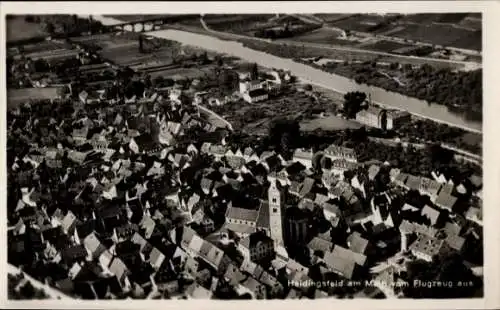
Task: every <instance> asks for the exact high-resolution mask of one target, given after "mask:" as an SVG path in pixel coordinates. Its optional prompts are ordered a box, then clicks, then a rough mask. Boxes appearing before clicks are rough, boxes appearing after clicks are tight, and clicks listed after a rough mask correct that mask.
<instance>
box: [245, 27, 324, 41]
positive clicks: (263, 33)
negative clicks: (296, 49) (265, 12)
mask: <svg viewBox="0 0 500 310" xmlns="http://www.w3.org/2000/svg"><path fill="white" fill-rule="evenodd" d="M319 27H321V26H319V25H302V26H301V27H299V28H293V29H291V28H290V26H289V25H288V24H286V25H285V26H284V27H283V28H282V29H281V28H280V29H274V28H271V29H268V28H264V29H259V30H257V31H256V32H255V33H254V36H256V37H258V38H265V39H283V38H291V37H294V36H297V35H300V34H302V33H306V32H308V31H312V30H314V29H317V28H319Z"/></svg>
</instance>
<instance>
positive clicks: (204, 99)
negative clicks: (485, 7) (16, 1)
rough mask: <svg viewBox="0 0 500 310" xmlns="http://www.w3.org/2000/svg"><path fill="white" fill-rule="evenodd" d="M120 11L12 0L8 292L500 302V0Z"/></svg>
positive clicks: (17, 296) (72, 296) (14, 297)
mask: <svg viewBox="0 0 500 310" xmlns="http://www.w3.org/2000/svg"><path fill="white" fill-rule="evenodd" d="M91 5H92V4H91ZM120 5H123V4H121V3H116V4H115V3H113V4H111V3H110V4H109V6H110V7H111V8H113V7H116V8H117V10H116V12H117V13H116V14H113V13H111V12H110V11H109V10H107V11H106V12H105V13H100V12H96V13H91V14H89V12H84V13H85V14H83V13H82V12H78V11H77V10H76V9H75V11H74V12H69V13H68V12H67V10H65V11H64V12H61V13H59V12H57V11H54V12H52V13H45V12H44V13H33V12H30V11H29V10H27V11H26V12H24V13H23V14H17V13H12V14H10V13H2V17H3V18H4V25H5V34H4V36H5V37H4V39H5V42H2V44H4V46H5V47H4V48H5V49H4V54H3V56H2V57H5V60H4V61H5V62H4V64H5V71H6V72H5V73H3V74H4V77H5V84H4V87H5V88H6V89H5V94H6V101H4V102H3V103H2V105H4V106H5V109H4V110H2V111H5V113H6V116H5V117H6V122H5V127H2V128H3V130H5V131H4V132H2V135H3V139H4V140H3V141H5V144H2V147H5V152H4V153H5V155H4V156H5V164H4V165H5V166H6V167H3V168H4V169H6V170H5V176H4V175H3V174H2V177H5V202H6V205H5V207H4V208H3V209H5V210H6V211H5V215H4V216H5V218H2V222H4V226H2V229H3V230H4V232H5V233H6V236H5V238H6V245H5V250H4V252H5V260H6V261H7V265H6V266H7V269H6V271H5V273H6V274H4V275H3V277H4V278H7V280H6V283H7V284H6V289H5V290H6V291H7V292H5V295H6V299H8V300H9V301H19V300H40V301H42V300H82V301H85V300H134V301H135V300H156V301H160V300H165V301H166V300H193V299H201V300H251V299H255V300H271V299H278V300H290V299H293V300H307V299H309V300H316V299H332V300H338V299H344V300H345V299H352V300H357V299H369V300H376V299H386V300H395V299H405V300H415V299H456V298H462V299H464V300H468V299H481V298H484V297H485V293H484V292H485V289H486V287H487V286H488V282H487V281H485V279H484V273H485V272H484V267H485V256H486V255H487V253H486V252H485V250H484V249H485V241H484V240H485V237H484V233H483V181H484V182H485V183H486V179H485V178H483V150H484V149H485V148H484V146H485V145H484V143H483V113H486V112H483V111H486V107H484V106H486V103H484V104H483V101H484V99H483V95H484V89H483V49H484V45H485V40H483V32H484V31H483V25H484V23H483V21H484V20H483V19H484V12H483V11H482V10H481V9H478V10H470V11H464V10H463V9H459V10H457V11H456V12H455V11H453V5H452V4H450V5H449V7H450V10H448V11H445V12H444V11H437V12H425V10H423V9H422V10H421V11H415V12H407V11H402V12H394V10H388V12H380V10H377V11H376V12H366V11H360V12H358V13H356V12H350V13H344V12H340V13H337V12H333V11H332V10H328V9H326V10H325V11H324V12H315V13H309V12H304V13H302V12H298V13H297V12H288V11H287V9H286V7H284V6H282V7H281V8H282V10H281V11H279V12H275V10H273V11H271V10H266V9H265V8H264V7H263V6H260V7H258V8H259V9H260V12H261V13H259V11H256V12H253V11H252V12H247V11H244V12H241V13H239V12H230V13H224V12H222V13H207V12H210V11H209V10H208V11H203V10H201V8H199V9H198V10H197V9H196V7H194V8H193V6H191V7H190V10H191V11H190V12H188V13H176V12H174V13H172V12H171V11H169V9H168V5H164V6H163V9H162V10H155V12H156V13H155V14H142V13H136V14H131V13H127V14H122V13H120V12H121V11H120V9H119V6H120ZM256 5H257V4H256ZM186 7H187V6H186ZM161 13H164V14H161ZM490 31H491V30H490ZM490 53H491V52H490ZM489 85H490V87H491V85H492V84H491V83H490V84H489ZM489 104H492V102H490V103H489ZM2 126H3V125H2ZM496 188H497V189H498V184H496ZM497 202H498V201H496V203H497ZM490 203H491V201H490ZM485 206H486V201H485ZM495 207H496V206H495V201H494V202H493V205H491V206H489V207H488V208H493V209H494V208H495ZM492 216H494V214H492ZM495 240H496V242H497V243H498V239H495ZM497 246H498V244H497ZM490 263H491V261H490Z"/></svg>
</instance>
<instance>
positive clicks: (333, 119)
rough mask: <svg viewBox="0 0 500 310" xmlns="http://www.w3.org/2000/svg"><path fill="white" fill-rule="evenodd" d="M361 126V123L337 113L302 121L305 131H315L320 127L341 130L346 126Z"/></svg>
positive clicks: (352, 127) (353, 127) (355, 127)
mask: <svg viewBox="0 0 500 310" xmlns="http://www.w3.org/2000/svg"><path fill="white" fill-rule="evenodd" d="M360 127H361V124H359V123H357V122H354V121H351V120H346V119H343V118H341V117H339V116H336V115H329V116H327V117H318V118H315V119H310V120H304V121H302V122H301V123H300V129H301V130H303V131H313V130H316V129H319V128H321V129H323V130H340V129H346V128H350V129H357V128H360Z"/></svg>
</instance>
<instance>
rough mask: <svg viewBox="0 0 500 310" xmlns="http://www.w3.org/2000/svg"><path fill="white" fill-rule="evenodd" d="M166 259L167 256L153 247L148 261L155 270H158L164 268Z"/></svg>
mask: <svg viewBox="0 0 500 310" xmlns="http://www.w3.org/2000/svg"><path fill="white" fill-rule="evenodd" d="M165 259H166V256H165V255H164V254H163V253H162V252H161V251H160V250H158V248H156V247H153V249H152V250H151V252H150V253H149V257H148V258H147V260H146V261H147V262H148V263H149V264H150V265H151V267H153V269H155V270H158V269H159V268H160V267H161V266H162V264H163V262H164V261H165Z"/></svg>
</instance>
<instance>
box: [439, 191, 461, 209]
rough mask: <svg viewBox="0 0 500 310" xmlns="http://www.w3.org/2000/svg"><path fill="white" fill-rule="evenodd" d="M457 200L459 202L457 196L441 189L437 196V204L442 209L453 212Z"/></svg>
mask: <svg viewBox="0 0 500 310" xmlns="http://www.w3.org/2000/svg"><path fill="white" fill-rule="evenodd" d="M456 202H457V197H454V196H452V195H450V194H448V193H445V192H443V191H441V192H440V193H439V195H438V196H437V198H436V201H435V204H436V206H438V207H440V208H441V209H446V210H448V211H450V212H452V211H453V207H454V206H455V203H456Z"/></svg>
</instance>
